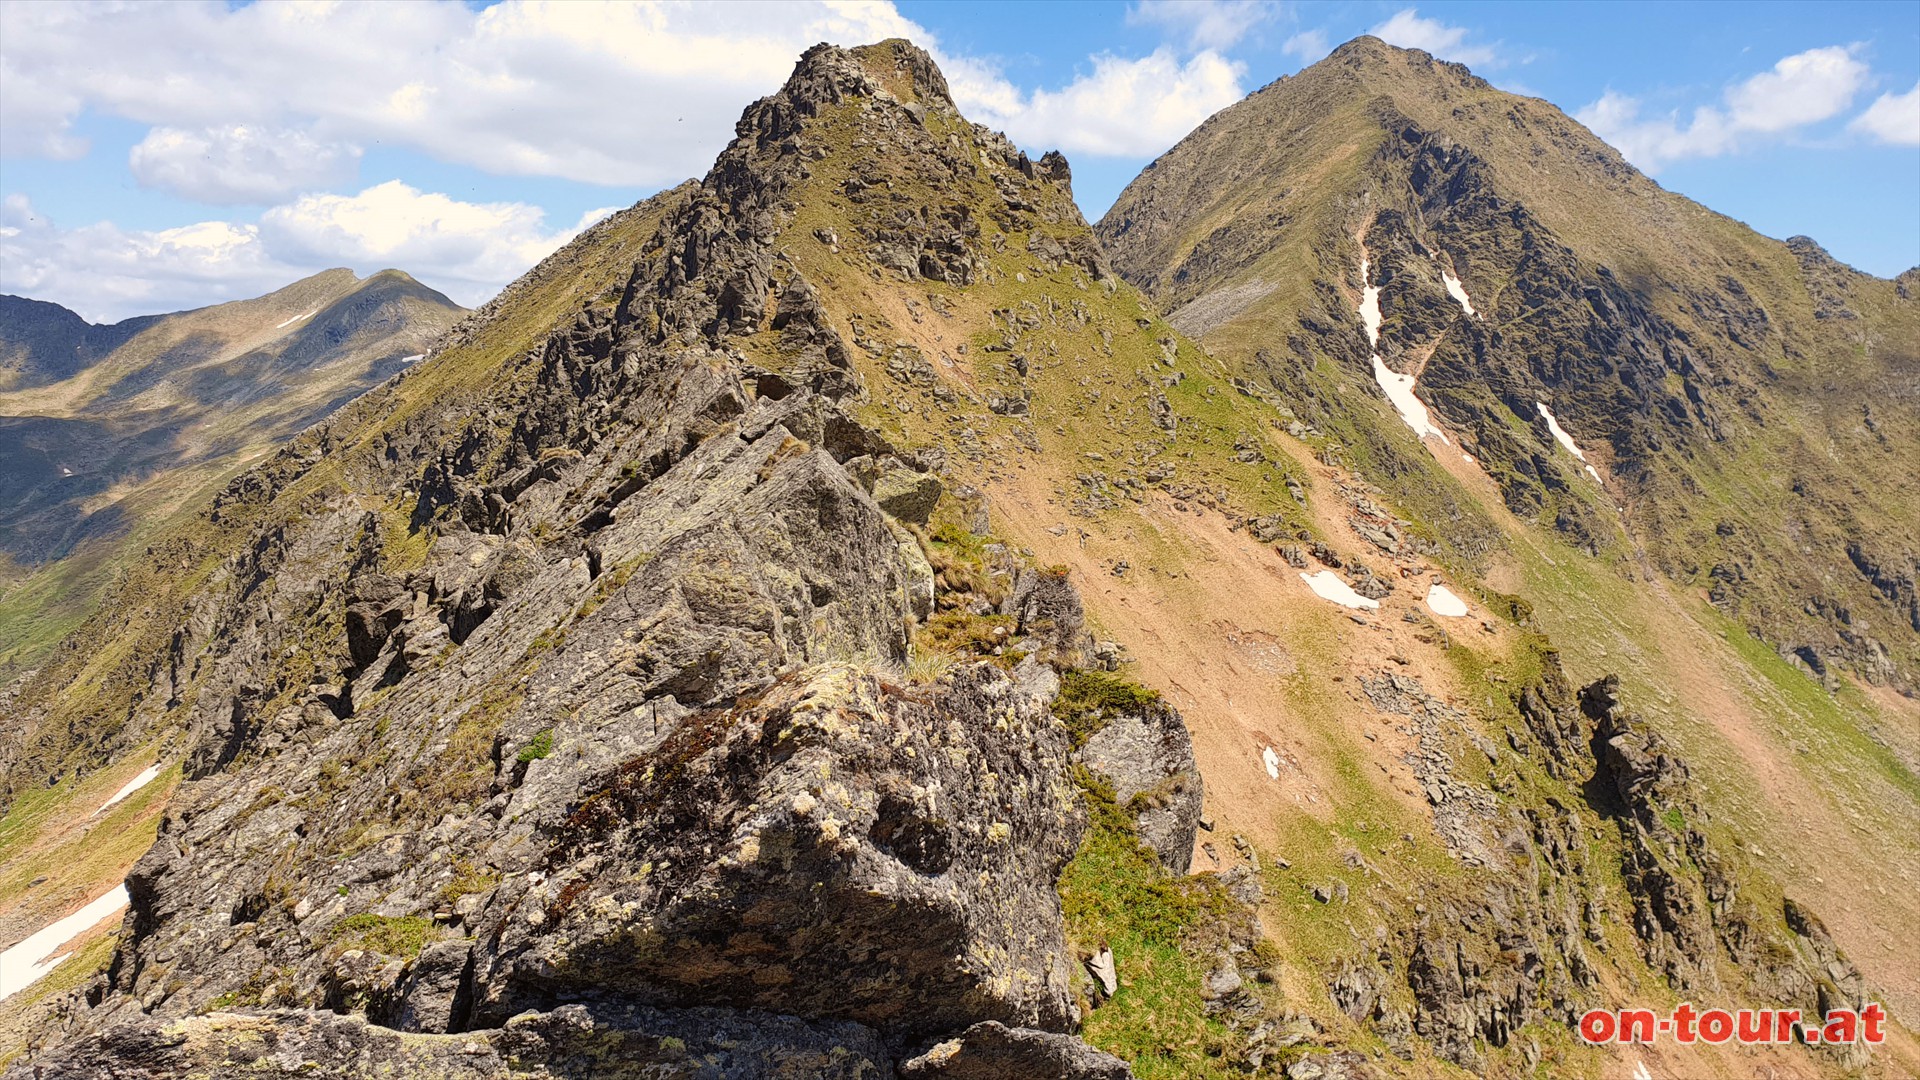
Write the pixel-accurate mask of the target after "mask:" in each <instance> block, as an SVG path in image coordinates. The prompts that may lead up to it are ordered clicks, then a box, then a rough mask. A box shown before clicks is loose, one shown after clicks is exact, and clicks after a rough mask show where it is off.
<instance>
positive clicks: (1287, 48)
mask: <svg viewBox="0 0 1920 1080" xmlns="http://www.w3.org/2000/svg"><path fill="white" fill-rule="evenodd" d="M1331 49H1332V46H1330V45H1328V44H1327V32H1326V31H1325V30H1302V31H1300V32H1299V33H1297V34H1295V35H1293V36H1292V37H1290V38H1288V39H1287V40H1286V42H1285V43H1283V44H1282V45H1281V46H1280V51H1281V52H1283V53H1286V54H1287V55H1288V56H1294V57H1298V58H1299V59H1300V62H1301V63H1303V64H1311V63H1313V62H1314V61H1316V60H1318V59H1320V58H1321V57H1323V56H1325V55H1327V53H1328V52H1329V51H1331Z"/></svg>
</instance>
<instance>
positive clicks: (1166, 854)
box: [1080, 703, 1204, 874]
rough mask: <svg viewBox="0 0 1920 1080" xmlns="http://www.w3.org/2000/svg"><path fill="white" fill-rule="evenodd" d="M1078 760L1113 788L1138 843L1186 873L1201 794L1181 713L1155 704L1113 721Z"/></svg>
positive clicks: (1197, 819) (1198, 770)
mask: <svg viewBox="0 0 1920 1080" xmlns="http://www.w3.org/2000/svg"><path fill="white" fill-rule="evenodd" d="M1080 757H1081V760H1082V761H1084V762H1085V763H1086V764H1087V766H1088V767H1089V768H1091V769H1093V770H1094V771H1095V772H1098V773H1099V774H1100V775H1102V776H1104V777H1105V778H1106V779H1107V780H1108V781H1110V782H1111V783H1112V784H1113V793H1114V797H1115V799H1116V800H1117V801H1118V802H1119V803H1120V805H1121V806H1122V807H1124V808H1126V809H1127V810H1129V811H1130V812H1132V813H1133V815H1134V822H1135V825H1136V827H1137V828H1138V829H1139V831H1140V839H1142V840H1144V841H1146V843H1147V845H1148V846H1149V847H1151V848H1153V850H1154V852H1155V853H1157V854H1158V855H1159V856H1160V862H1161V863H1162V864H1163V865H1165V866H1166V868H1167V869H1169V870H1171V871H1173V872H1174V873H1176V874H1184V873H1186V872H1187V868H1188V867H1189V866H1190V865H1191V864H1192V862H1193V841H1194V836H1195V833H1196V831H1197V829H1198V828H1199V823H1200V805H1201V801H1202V798H1203V795H1204V790H1203V786H1202V784H1201V781H1200V767H1199V765H1198V764H1196V763H1195V761H1194V758H1193V738H1192V736H1191V735H1189V734H1188V733H1187V725H1186V724H1185V723H1184V722H1183V721H1182V720H1181V719H1180V713H1179V712H1178V711H1177V710H1175V709H1174V708H1173V707H1172V706H1170V705H1165V704H1160V703H1156V704H1154V705H1151V706H1149V707H1147V708H1146V709H1145V710H1143V711H1142V713H1141V714H1140V715H1138V716H1117V717H1114V718H1112V719H1110V720H1108V721H1107V723H1106V726H1105V727H1102V728H1101V729H1100V730H1099V731H1097V732H1095V733H1094V734H1093V736H1092V737H1091V738H1089V739H1088V740H1087V743H1086V745H1085V746H1084V747H1082V748H1081V751H1080Z"/></svg>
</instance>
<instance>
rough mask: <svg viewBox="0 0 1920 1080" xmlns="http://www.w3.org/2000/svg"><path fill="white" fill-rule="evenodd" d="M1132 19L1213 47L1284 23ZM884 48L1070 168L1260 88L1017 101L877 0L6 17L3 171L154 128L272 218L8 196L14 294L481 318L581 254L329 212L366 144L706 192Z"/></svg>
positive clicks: (1236, 78)
mask: <svg viewBox="0 0 1920 1080" xmlns="http://www.w3.org/2000/svg"><path fill="white" fill-rule="evenodd" d="M1141 12H1142V15H1141V17H1144V18H1149V19H1172V20H1176V21H1178V22H1179V25H1180V26H1181V27H1182V29H1183V32H1184V34H1185V36H1186V39H1187V40H1188V41H1189V42H1191V43H1193V44H1195V45H1203V46H1204V45H1205V44H1206V43H1208V42H1221V41H1226V40H1229V39H1232V38H1235V37H1237V36H1238V35H1240V34H1244V33H1246V32H1247V30H1248V28H1249V27H1250V26H1252V25H1255V24H1256V23H1258V22H1259V21H1261V20H1264V19H1265V18H1267V17H1268V16H1269V15H1270V14H1271V9H1270V8H1268V7H1267V6H1265V5H1260V6H1254V7H1246V8H1240V7H1233V6H1225V7H1217V8H1212V7H1210V8H1207V9H1206V10H1203V11H1197V12H1193V13H1174V12H1171V11H1157V10H1156V9H1154V8H1151V7H1146V8H1142V9H1141ZM1256 16H1257V17H1256ZM1169 25H1171V23H1170V24H1169ZM888 37H908V38H911V39H913V40H915V41H918V42H920V43H921V44H923V45H924V46H926V47H927V48H928V49H929V50H930V51H931V52H933V53H934V55H935V57H936V58H937V59H938V60H939V62H940V64H941V66H942V68H943V69H944V70H945V72H946V73H947V76H948V80H949V83H950V85H951V86H952V88H953V91H954V96H955V98H956V100H957V102H958V103H959V105H960V106H961V108H962V110H963V111H965V112H966V113H967V114H968V115H969V116H971V117H973V118H974V119H977V120H979V121H981V122H983V123H987V124H990V125H992V126H995V127H999V128H1001V129H1002V130H1005V131H1006V132H1007V133H1008V134H1009V135H1010V136H1012V137H1013V138H1014V139H1015V140H1016V141H1017V142H1019V143H1020V144H1022V145H1024V146H1026V147H1028V148H1029V149H1033V150H1043V149H1049V148H1056V147H1057V148H1059V149H1062V150H1064V151H1067V152H1068V153H1070V154H1076V155H1078V154H1092V155H1109V156H1120V157H1137V156H1147V155H1152V154H1156V153H1159V152H1160V151H1162V150H1164V149H1165V148H1166V147H1168V146H1170V145H1172V144H1173V143H1174V142H1175V141H1176V140H1178V139H1179V138H1180V137H1181V136H1183V135H1185V134H1186V133H1187V132H1188V131H1189V130H1191V129H1192V128H1193V127H1194V126H1195V125H1196V124H1198V123H1199V122H1200V121H1201V120H1203V119H1205V118H1206V117H1207V116H1208V115H1210V114H1212V113H1213V112H1215V111H1217V110H1219V109H1221V108H1223V107H1225V106H1227V105H1229V104H1232V103H1233V102H1235V101H1237V100H1239V98H1240V97H1241V94H1242V90H1241V84H1242V79H1243V77H1244V74H1245V72H1244V68H1243V67H1242V66H1241V65H1239V64H1237V63H1234V62H1233V61H1230V60H1228V59H1226V58H1225V57H1223V56H1222V55H1221V54H1220V53H1219V52H1218V51H1217V49H1215V48H1213V47H1202V48H1199V50H1198V51H1197V52H1196V51H1192V50H1191V49H1190V48H1180V47H1178V46H1174V45H1168V46H1166V47H1163V48H1161V49H1159V50H1157V51H1155V52H1154V53H1152V54H1150V55H1147V56H1142V57H1120V56H1112V55H1102V56H1097V57H1092V58H1090V64H1089V66H1088V67H1087V69H1086V70H1084V71H1083V72H1081V73H1080V74H1079V75H1078V76H1077V77H1076V78H1074V79H1073V80H1072V81H1070V82H1069V83H1067V84H1066V85H1064V86H1057V87H1050V88H1039V89H1027V88H1023V87H1019V86H1016V85H1014V84H1013V83H1012V82H1011V81H1010V80H1008V79H1007V78H1006V77H1005V76H1004V74H1003V73H1002V72H1001V71H999V70H998V69H997V68H995V67H994V66H992V65H991V64H989V63H987V62H983V61H980V60H977V59H973V58H969V57H964V56H953V55H950V54H947V53H945V52H944V51H942V50H941V49H940V48H939V45H938V42H937V41H935V40H933V38H932V37H931V35H929V34H927V33H926V31H925V30H924V29H922V28H920V27H918V26H916V25H915V24H914V23H913V22H911V21H909V20H907V19H906V18H904V17H903V16H901V15H900V13H899V12H898V11H897V10H896V9H895V8H894V7H893V5H892V4H891V3H887V2H882V0H810V2H804V3H801V2H796V3H778V4H772V3H755V4H748V3H734V4H682V3H662V2H636V3H628V4H622V5H612V4H579V3H567V2H558V0H506V2H504V3H500V4H497V5H495V6H492V7H487V8H484V9H479V10H476V9H473V8H470V7H469V6H467V5H466V4H464V3H458V2H439V3H411V4H352V3H330V2H318V0H316V2H309V3H279V4H248V5H237V6H235V5H229V4H227V3H224V2H218V0H205V2H185V0H183V2H178V3H168V4H114V5H104V4H102V5H91V4H12V5H8V6H7V8H6V32H5V34H4V35H0V147H4V150H5V152H6V153H7V154H9V155H26V156H54V157H66V158H72V157H76V156H80V155H82V154H84V153H85V152H86V151H87V146H86V142H85V140H84V138H82V137H81V136H80V134H79V132H78V130H77V128H76V124H77V123H78V121H79V120H80V118H81V117H82V115H89V116H99V117H111V118H119V119H122V120H130V121H133V122H135V123H138V124H143V125H146V126H147V127H148V128H149V129H150V130H149V132H148V134H147V136H146V138H145V139H144V140H142V141H141V142H140V143H139V144H138V145H137V146H135V147H134V148H133V150H132V151H131V153H130V154H129V156H128V164H129V166H130V168H131V169H132V171H133V173H134V175H135V176H136V177H137V178H138V179H139V181H140V182H141V183H143V184H145V185H148V186H151V187H155V188H159V189H162V190H166V191H169V192H171V193H174V194H177V195H181V196H183V197H185V198H189V199H194V200H198V201H201V202H208V203H233V204H246V203H251V204H255V205H262V206H268V205H271V206H273V207H274V208H273V209H270V210H267V211H265V212H264V213H262V214H261V215H259V216H258V218H257V219H255V220H253V221H250V222H249V221H219V220H209V221H203V222H198V223H194V224H191V225H186V226H183V227H182V228H179V229H170V230H137V229H126V228H121V227H119V226H116V225H114V224H112V223H110V222H101V223H99V224H95V225H88V226H83V227H75V228H59V227H56V226H54V225H53V224H51V223H49V222H46V221H45V220H44V219H41V218H39V217H38V216H37V215H36V214H35V213H34V212H33V210H32V207H31V204H29V203H27V202H25V201H24V200H19V201H18V205H17V206H16V205H14V204H13V203H9V210H8V217H9V220H10V221H15V223H13V224H9V225H8V226H7V232H6V233H5V235H4V237H0V239H3V240H4V243H5V258H6V265H5V267H4V268H3V274H0V276H3V277H4V280H5V282H6V287H7V288H9V289H13V290H15V291H20V292H24V293H27V294H29V295H36V296H42V297H45V298H47V299H51V300H56V301H58V302H61V303H66V304H68V305H69V306H71V307H75V308H76V309H77V310H81V311H83V312H84V313H86V314H87V315H88V316H89V317H94V318H106V317H115V318H117V317H123V316H126V315H129V314H138V313H144V312H153V311H160V310H167V309H169V308H178V307H182V306H191V305H198V304H205V303H212V302H216V301H219V300H227V299H233V298H236V297H240V296H249V295H257V294H258V293H261V292H265V291H267V290H269V289H272V288H276V287H278V286H281V285H284V284H286V282H287V281H288V280H290V279H292V278H294V277H297V276H300V275H302V274H306V273H310V272H313V271H315V270H318V269H323V268H325V267H327V266H329V265H337V264H348V265H352V266H354V267H355V268H356V269H360V270H371V269H378V268H380V267H382V266H386V265H397V266H400V267H401V268H403V269H405V270H408V271H409V272H412V273H414V274H416V275H417V276H419V277H420V278H421V279H422V280H425V281H427V282H428V283H429V284H432V285H434V286H435V287H438V288H441V289H443V290H445V291H446V292H448V294H449V295H452V296H453V297H454V298H455V299H456V300H460V301H461V302H463V303H473V302H477V301H479V300H483V299H485V298H486V296H487V295H489V294H490V293H491V292H492V291H493V290H495V289H497V288H498V287H500V286H501V285H503V284H504V283H506V282H507V281H509V280H511V279H512V278H513V277H515V276H516V275H518V274H519V273H521V272H522V271H524V270H525V269H526V268H527V267H528V266H529V265H531V263H532V262H534V261H535V260H536V259H538V258H539V257H540V256H542V255H544V254H545V253H546V252H547V251H550V250H552V248H553V247H555V246H557V245H558V244H559V243H561V242H563V241H564V240H565V239H566V238H567V237H569V236H571V235H572V232H571V231H569V230H567V229H557V230H555V229H550V227H549V226H547V225H546V224H545V223H544V222H543V220H542V219H541V217H540V211H539V210H538V209H537V208H535V207H531V206H527V205H524V204H520V203H489V204H477V203H465V202H460V201H458V200H456V199H452V198H449V197H447V196H445V195H439V194H432V193H426V192H422V191H419V190H415V189H414V188H412V187H409V186H407V185H405V184H400V183H387V184H380V185H376V186H373V187H368V188H366V189H364V190H361V191H359V192H358V193H357V194H324V193H323V192H327V191H329V190H332V189H333V188H334V186H335V185H337V184H339V183H342V182H347V181H349V180H350V179H351V177H352V176H353V175H354V174H355V172H356V171H357V167H358V164H359V160H360V156H361V155H360V150H359V148H360V147H373V146H379V147H381V148H383V149H386V150H393V151H403V152H405V151H411V152H416V153H422V154H425V155H427V156H429V157H432V158H434V159H437V160H439V161H442V162H447V163H452V164H456V165H464V166H470V167H472V168H475V169H479V170H483V171H486V172H490V173H494V174H507V175H537V176H551V177H560V178H565V179H570V180H576V181H585V182H594V183H603V184H607V185H610V186H620V187H626V188H629V189H641V190H646V189H651V188H654V187H658V186H662V185H665V184H669V183H673V182H677V181H679V180H681V179H683V178H685V177H688V176H697V175H700V174H702V173H704V172H705V171H706V169H707V167H708V166H709V165H710V164H711V162H712V160H713V158H714V156H715V155H716V154H717V153H718V152H719V151H720V150H721V149H722V148H723V147H724V146H725V144H726V142H727V140H728V139H729V138H730V137H731V135H732V131H733V125H734V121H735V120H736V119H737V118H738V116H739V115H740V110H741V109H742V108H743V107H744V106H746V105H747V104H748V103H749V102H751V101H752V100H753V99H754V98H756V97H759V96H761V95H764V94H768V93H771V92H773V91H774V90H776V89H778V87H779V86H780V84H781V83H782V82H783V81H784V80H785V79H786V77H787V75H788V74H789V73H790V72H791V71H792V69H793V65H794V62H795V60H796V58H797V57H798V56H799V54H800V53H801V52H802V51H803V50H804V49H805V48H807V47H808V46H811V45H813V44H815V43H817V42H820V41H834V42H838V43H841V44H858V43H863V42H869V41H877V40H881V39H884V38H888ZM636 193H637V192H636ZM296 196H297V197H296ZM609 201H618V200H613V199H610V200H609ZM207 216H208V217H219V216H222V215H213V214H209V215H207ZM16 219H17V221H16Z"/></svg>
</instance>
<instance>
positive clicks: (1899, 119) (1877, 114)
mask: <svg viewBox="0 0 1920 1080" xmlns="http://www.w3.org/2000/svg"><path fill="white" fill-rule="evenodd" d="M1847 126H1848V127H1849V128H1851V129H1853V130H1854V131H1859V132H1864V133H1866V134H1868V135H1871V136H1873V137H1874V138H1876V139H1879V140H1880V141H1881V142H1884V143H1892V144H1893V145H1895V146H1920V83H1914V84H1913V89H1911V90H1909V91H1907V92H1906V93H1904V94H1892V93H1887V94H1881V95H1880V97H1879V98H1878V99H1877V100H1875V101H1874V103H1873V104H1871V105H1869V106H1867V111H1866V112H1863V113H1861V114H1860V115H1859V116H1856V117H1854V118H1853V123H1851V124H1848V125H1847Z"/></svg>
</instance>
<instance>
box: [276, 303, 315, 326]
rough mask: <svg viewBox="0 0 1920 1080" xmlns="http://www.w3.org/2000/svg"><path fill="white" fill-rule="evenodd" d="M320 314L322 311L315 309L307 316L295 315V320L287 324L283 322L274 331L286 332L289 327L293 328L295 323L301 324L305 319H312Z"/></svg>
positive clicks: (288, 321) (292, 319)
mask: <svg viewBox="0 0 1920 1080" xmlns="http://www.w3.org/2000/svg"><path fill="white" fill-rule="evenodd" d="M318 314H320V309H319V308H314V309H313V310H312V311H309V312H307V313H306V314H305V315H295V316H294V317H293V318H291V319H288V320H287V321H286V322H283V323H281V324H280V325H278V326H276V327H274V329H275V330H285V329H286V328H287V327H289V326H292V325H293V324H294V323H297V322H300V321H301V320H303V319H311V318H313V317H314V316H315V315H318Z"/></svg>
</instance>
